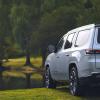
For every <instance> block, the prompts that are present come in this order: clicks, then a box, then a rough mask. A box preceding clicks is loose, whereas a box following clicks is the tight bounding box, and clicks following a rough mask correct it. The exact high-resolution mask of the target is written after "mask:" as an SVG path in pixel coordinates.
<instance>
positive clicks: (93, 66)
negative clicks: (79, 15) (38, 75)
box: [45, 24, 100, 95]
mask: <svg viewBox="0 0 100 100" xmlns="http://www.w3.org/2000/svg"><path fill="white" fill-rule="evenodd" d="M50 49H51V50H52V53H51V54H50V55H48V57H47V59H46V61H45V69H46V71H45V86H46V87H47V88H54V87H56V82H57V81H61V82H63V81H66V82H69V87H70V92H71V94H72V95H79V94H80V93H81V91H82V87H83V86H84V85H88V84H90V83H91V82H93V81H94V82H97V81H99V80H100V25H95V24H91V25H86V26H82V27H79V28H76V29H74V30H71V31H69V32H68V33H67V34H65V35H64V36H63V37H62V38H61V39H60V41H59V43H58V44H57V46H56V47H55V48H54V47H53V46H51V47H50Z"/></svg>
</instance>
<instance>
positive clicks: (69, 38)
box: [64, 33, 75, 49]
mask: <svg viewBox="0 0 100 100" xmlns="http://www.w3.org/2000/svg"><path fill="white" fill-rule="evenodd" d="M74 34H75V33H72V34H69V35H68V37H67V40H66V42H65V46H64V49H68V48H71V46H72V40H73V37H74Z"/></svg>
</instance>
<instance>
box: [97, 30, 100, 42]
mask: <svg viewBox="0 0 100 100" xmlns="http://www.w3.org/2000/svg"><path fill="white" fill-rule="evenodd" d="M97 41H98V43H100V28H98V37H97Z"/></svg>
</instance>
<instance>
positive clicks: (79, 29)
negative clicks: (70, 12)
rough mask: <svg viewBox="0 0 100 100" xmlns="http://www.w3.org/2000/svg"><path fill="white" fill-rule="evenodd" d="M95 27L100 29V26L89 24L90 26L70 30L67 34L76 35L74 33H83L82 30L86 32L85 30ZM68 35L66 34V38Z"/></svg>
mask: <svg viewBox="0 0 100 100" xmlns="http://www.w3.org/2000/svg"><path fill="white" fill-rule="evenodd" d="M93 27H100V24H89V25H85V26H81V27H78V28H75V29H73V30H70V31H69V32H68V33H67V34H70V33H74V32H77V31H81V30H84V29H89V28H93ZM67 34H65V35H64V36H66V35H67Z"/></svg>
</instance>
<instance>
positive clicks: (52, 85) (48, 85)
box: [45, 67, 56, 88]
mask: <svg viewBox="0 0 100 100" xmlns="http://www.w3.org/2000/svg"><path fill="white" fill-rule="evenodd" d="M45 87H46V88H56V81H54V80H53V79H52V77H51V74H50V69H49V67H47V68H46V71H45Z"/></svg>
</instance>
